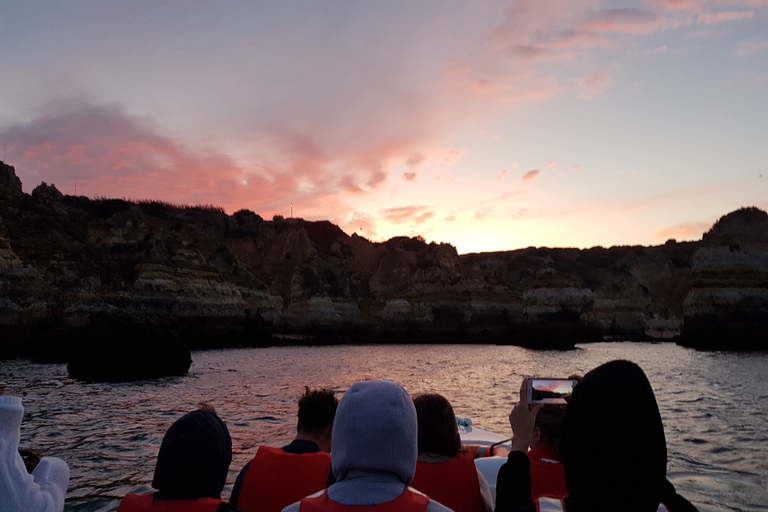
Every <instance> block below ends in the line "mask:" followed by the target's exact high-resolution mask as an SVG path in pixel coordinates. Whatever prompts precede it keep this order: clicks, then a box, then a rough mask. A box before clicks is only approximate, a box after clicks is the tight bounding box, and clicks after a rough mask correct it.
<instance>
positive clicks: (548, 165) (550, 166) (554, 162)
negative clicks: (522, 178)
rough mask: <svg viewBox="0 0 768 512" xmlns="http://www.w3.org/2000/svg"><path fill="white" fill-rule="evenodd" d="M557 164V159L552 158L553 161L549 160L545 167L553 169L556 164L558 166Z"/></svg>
mask: <svg viewBox="0 0 768 512" xmlns="http://www.w3.org/2000/svg"><path fill="white" fill-rule="evenodd" d="M556 165H557V161H555V160H552V161H551V162H548V163H547V164H546V165H545V166H544V169H551V168H552V167H554V166H556Z"/></svg>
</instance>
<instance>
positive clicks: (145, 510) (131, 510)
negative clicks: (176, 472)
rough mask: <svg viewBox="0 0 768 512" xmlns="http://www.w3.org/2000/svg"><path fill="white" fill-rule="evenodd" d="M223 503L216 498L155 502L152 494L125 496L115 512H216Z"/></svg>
mask: <svg viewBox="0 0 768 512" xmlns="http://www.w3.org/2000/svg"><path fill="white" fill-rule="evenodd" d="M222 503H224V502H223V501H221V500H219V499H216V498H198V499H196V500H155V495H154V493H153V494H127V495H126V496H125V498H123V501H122V502H121V503H120V506H119V507H118V508H117V512H216V511H217V510H218V509H219V506H220V505H221V504H222Z"/></svg>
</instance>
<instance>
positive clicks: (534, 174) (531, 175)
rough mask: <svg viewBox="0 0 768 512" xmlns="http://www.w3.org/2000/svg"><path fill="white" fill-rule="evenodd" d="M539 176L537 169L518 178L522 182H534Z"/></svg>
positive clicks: (539, 172)
mask: <svg viewBox="0 0 768 512" xmlns="http://www.w3.org/2000/svg"><path fill="white" fill-rule="evenodd" d="M539 174H541V171H540V170H538V169H534V170H532V171H528V172H527V173H525V174H524V175H523V177H522V178H520V179H521V180H522V181H532V180H535V179H536V178H537V177H538V176H539Z"/></svg>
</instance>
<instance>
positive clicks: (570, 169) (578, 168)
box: [568, 165, 584, 172]
mask: <svg viewBox="0 0 768 512" xmlns="http://www.w3.org/2000/svg"><path fill="white" fill-rule="evenodd" d="M583 168H584V166H583V165H572V166H570V167H569V168H568V170H569V171H571V172H576V171H580V170H582V169H583Z"/></svg>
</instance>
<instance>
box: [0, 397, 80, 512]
mask: <svg viewBox="0 0 768 512" xmlns="http://www.w3.org/2000/svg"><path fill="white" fill-rule="evenodd" d="M0 395H1V396H0V512H61V511H62V510H64V496H65V494H66V492H67V486H68V485H69V467H68V466H67V463H66V462H64V461H63V460H61V459H58V458H55V457H43V458H42V459H40V461H39V463H38V464H37V465H36V467H35V468H34V470H33V471H32V474H30V473H29V472H28V471H27V468H26V466H25V463H24V460H23V458H22V455H21V454H20V453H19V440H20V439H21V420H22V418H23V417H24V407H23V406H22V405H21V398H19V397H16V396H9V395H4V394H3V392H2V388H0Z"/></svg>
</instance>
